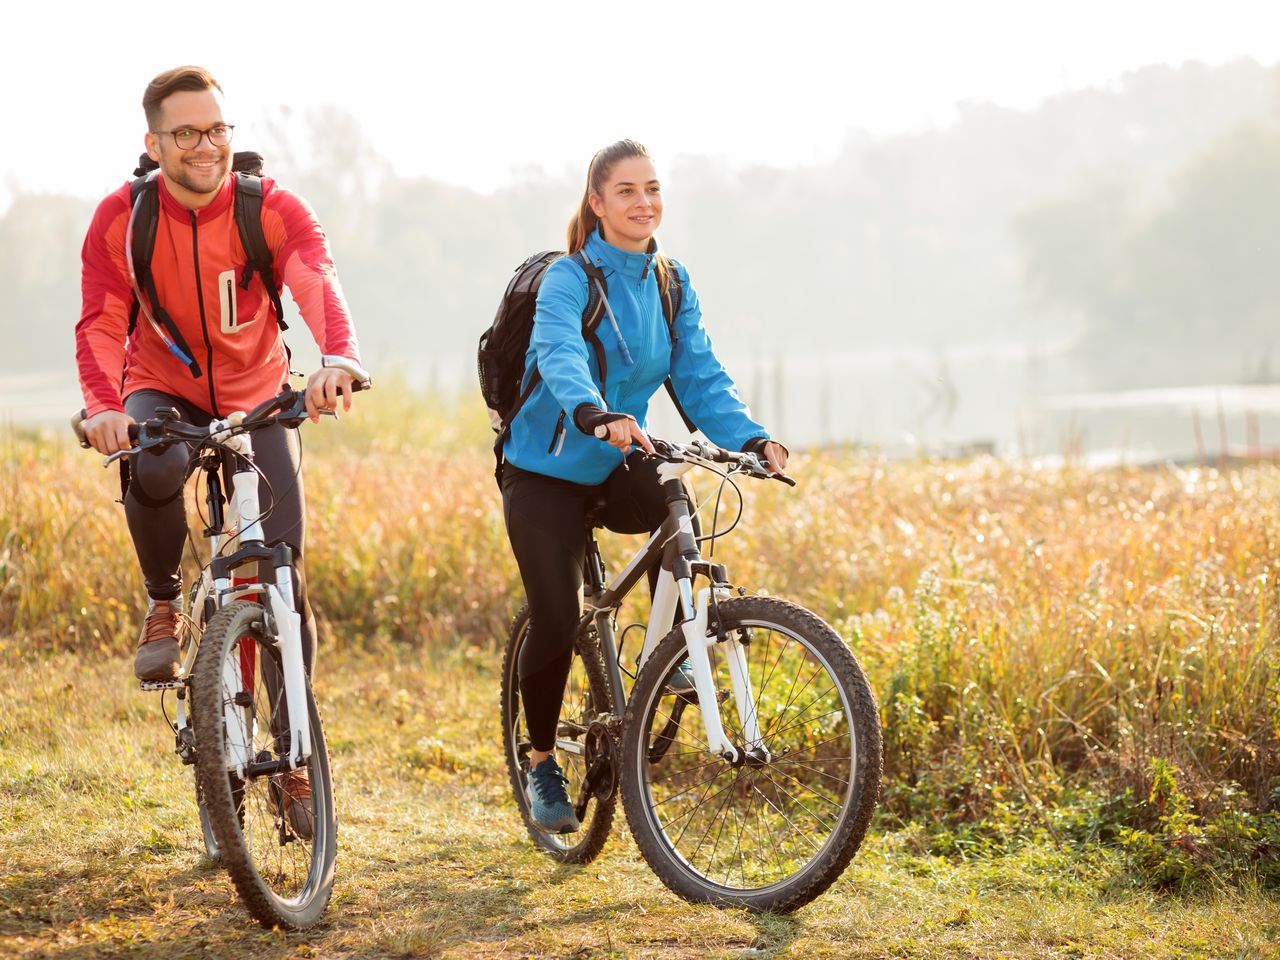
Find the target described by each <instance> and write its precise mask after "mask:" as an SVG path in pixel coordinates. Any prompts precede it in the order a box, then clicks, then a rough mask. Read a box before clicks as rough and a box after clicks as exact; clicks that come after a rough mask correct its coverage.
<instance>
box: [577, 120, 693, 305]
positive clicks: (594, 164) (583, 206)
mask: <svg viewBox="0 0 1280 960" xmlns="http://www.w3.org/2000/svg"><path fill="white" fill-rule="evenodd" d="M632 157H644V158H645V159H646V160H652V159H653V158H652V157H651V156H649V150H648V148H646V147H645V145H644V144H643V143H636V141H634V140H619V141H618V142H617V143H611V144H609V146H607V147H605V148H604V149H603V150H597V151H596V155H595V156H594V157H592V158H591V163H590V165H589V166H588V167H587V185H586V188H585V189H584V190H583V191H582V201H581V202H580V203H579V204H578V209H577V210H575V211H574V214H573V216H572V217H570V218H569V230H568V236H567V238H566V241H565V242H566V243H567V244H568V247H569V255H570V256H572V255H573V254H575V253H577V252H578V251H579V250H581V249H582V248H583V247H585V246H586V245H587V238H588V237H589V236H591V231H593V230H595V229H596V228H597V227H598V226H599V224H600V218H599V217H597V216H596V212H595V211H594V210H592V209H591V195H592V194H593V193H594V194H595V195H596V196H603V190H604V184H605V181H606V180H608V179H609V174H611V173H613V168H614V167H616V166H617V165H618V163H619V162H620V161H622V160H630V159H631V158H632ZM653 261H654V270H653V272H654V274H655V275H656V276H657V278H658V289H659V290H661V291H663V293H665V292H666V291H667V288H668V284H669V283H670V280H671V265H670V264H669V263H668V262H667V258H666V257H664V256H662V255H661V254H659V255H658V256H656V257H654V258H653Z"/></svg>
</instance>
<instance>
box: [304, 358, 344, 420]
mask: <svg viewBox="0 0 1280 960" xmlns="http://www.w3.org/2000/svg"><path fill="white" fill-rule="evenodd" d="M352 382H353V381H352V378H351V374H349V373H347V372H346V371H344V370H338V369H336V368H334V367H321V368H320V369H319V370H317V371H316V372H315V373H313V374H312V375H311V376H310V377H309V378H308V379H307V387H306V397H307V417H308V419H310V421H311V422H312V423H319V422H320V411H321V410H337V409H338V396H339V395H341V396H342V409H343V411H344V412H345V411H347V410H350V409H351V394H352V392H353V391H352V389H351V387H352Z"/></svg>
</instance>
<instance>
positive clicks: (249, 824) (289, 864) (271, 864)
mask: <svg viewBox="0 0 1280 960" xmlns="http://www.w3.org/2000/svg"><path fill="white" fill-rule="evenodd" d="M263 623H264V611H263V609H262V607H261V605H259V604H257V603H253V602H251V601H248V600H236V601H234V602H232V603H229V604H228V605H227V606H225V607H223V608H222V609H221V610H219V611H218V612H217V613H216V614H214V616H213V617H212V618H211V619H210V620H209V623H208V624H207V626H206V628H205V632H204V637H203V639H202V641H201V644H200V652H199V654H198V655H197V658H196V669H195V672H194V676H193V678H192V691H193V695H192V699H193V703H194V706H193V716H194V720H195V734H196V775H197V776H198V777H199V779H200V789H201V794H202V796H203V799H204V801H205V805H206V807H207V809H208V814H209V823H210V826H211V827H212V829H213V835H214V838H215V841H216V844H217V848H218V851H219V853H220V854H221V862H222V864H223V865H224V866H225V867H226V868H227V872H228V873H229V874H230V875H231V880H232V882H233V883H234V884H235V888H236V891H237V892H238V893H239V895H240V899H241V901H242V902H243V903H244V904H245V907H246V908H247V909H248V911H249V913H250V914H251V915H252V916H253V917H254V919H255V920H257V921H258V922H259V923H261V924H262V925H263V926H264V927H267V928H268V929H270V928H272V927H281V928H283V929H287V930H305V929H307V928H309V927H311V926H314V925H315V923H316V922H317V921H318V920H319V919H320V917H321V916H322V915H323V914H324V910H325V907H326V906H327V905H328V903H329V897H330V896H331V894H332V892H333V878H334V860H335V855H336V849H337V847H336V839H337V837H336V834H337V821H336V817H335V815H334V806H333V781H332V779H331V777H330V773H329V757H328V752H327V750H326V747H325V738H324V729H323V727H322V726H321V723H320V715H319V713H318V712H317V710H316V705H315V698H314V697H313V696H312V693H311V685H310V683H309V682H308V683H307V684H306V701H307V702H306V709H307V711H308V713H309V716H310V721H311V724H310V725H311V756H310V758H309V759H308V761H307V764H306V766H305V768H304V769H306V770H307V772H308V774H309V776H310V784H311V793H312V800H311V808H310V817H311V832H312V837H311V838H310V839H305V838H303V837H301V836H300V835H299V832H298V831H297V829H296V828H294V827H292V826H291V825H290V823H291V821H290V818H289V817H286V816H285V815H284V814H283V813H282V812H281V811H282V809H283V808H284V807H285V804H284V803H283V801H282V799H281V792H280V791H281V788H280V786H279V785H278V784H277V782H276V781H275V779H274V778H273V777H257V778H254V779H251V780H248V781H240V780H239V778H238V777H236V776H235V775H234V774H232V773H229V771H230V770H231V769H232V767H233V765H232V763H231V762H230V760H229V751H228V749H227V737H228V734H227V726H228V722H227V718H226V713H227V712H234V710H236V709H239V710H247V711H248V713H247V714H245V715H243V716H242V717H237V718H236V720H235V722H236V723H237V724H242V727H241V730H242V731H243V730H245V729H248V730H250V731H251V733H250V736H251V737H252V745H251V747H250V749H251V751H252V752H253V754H254V756H255V757H256V758H257V759H259V760H262V759H267V758H269V757H272V756H278V755H279V752H283V750H285V749H287V747H286V745H285V744H284V743H281V742H280V737H279V736H278V735H274V734H273V732H272V722H273V720H275V721H276V724H277V729H278V727H279V723H280V716H279V714H278V712H277V711H278V710H279V706H280V704H279V700H280V699H281V698H280V697H279V696H276V697H274V700H275V701H276V703H274V704H273V703H272V700H273V697H271V696H270V695H269V694H268V682H267V679H266V677H267V674H268V672H269V671H270V670H278V655H277V654H276V652H275V649H274V646H273V645H272V643H270V642H267V638H266V637H265V636H264V634H263ZM250 650H252V651H253V652H252V654H250V653H249V651H250ZM241 651H245V656H246V657H247V658H248V661H249V665H248V666H246V660H244V659H241V656H242V654H241ZM229 658H235V659H234V660H233V661H232V663H231V664H230V665H228V669H227V670H224V664H226V662H227V661H228V659H229ZM268 664H269V665H270V666H268ZM228 675H230V676H231V677H232V678H235V681H236V685H243V680H244V678H245V677H246V676H248V677H250V678H251V682H250V684H249V687H250V689H249V690H248V691H240V690H232V689H224V686H225V684H224V677H227V676H228ZM243 692H248V693H249V698H248V699H249V702H247V703H244V704H239V705H236V704H233V703H232V699H233V698H234V697H236V695H237V694H241V693H243ZM285 739H286V740H287V734H286V735H285ZM277 748H278V751H277ZM233 781H236V783H240V784H241V786H242V790H241V791H237V789H236V783H233ZM238 793H239V795H237V794H238Z"/></svg>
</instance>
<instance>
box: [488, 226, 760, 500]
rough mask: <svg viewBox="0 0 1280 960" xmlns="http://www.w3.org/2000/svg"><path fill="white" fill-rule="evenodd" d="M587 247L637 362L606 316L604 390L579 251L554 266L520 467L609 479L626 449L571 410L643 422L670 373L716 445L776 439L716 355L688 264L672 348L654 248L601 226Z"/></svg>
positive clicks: (546, 283)
mask: <svg viewBox="0 0 1280 960" xmlns="http://www.w3.org/2000/svg"><path fill="white" fill-rule="evenodd" d="M655 246H656V245H655ZM584 249H585V252H586V254H587V256H588V257H589V258H590V259H591V261H592V262H593V263H594V264H595V265H596V266H598V267H600V268H601V269H602V270H603V271H604V275H605V280H606V283H607V285H608V291H609V306H610V307H611V308H612V309H613V315H614V317H615V318H616V320H617V325H618V332H619V333H621V335H622V339H623V340H624V341H625V342H626V345H627V349H628V353H629V354H630V357H631V360H632V363H631V364H630V365H628V364H627V363H626V362H625V359H624V356H623V351H622V347H621V346H620V345H619V343H618V337H617V335H616V334H615V332H614V326H613V323H612V322H611V321H610V318H609V316H608V314H606V315H605V316H603V317H602V318H601V321H600V325H599V326H598V327H597V328H596V333H597V335H598V336H599V337H600V342H601V343H602V345H603V346H604V353H605V369H606V373H607V375H608V382H607V383H606V384H605V386H604V390H603V393H602V392H601V386H600V370H599V364H598V363H597V361H596V357H595V351H594V349H593V348H592V347H591V345H590V344H588V343H587V341H586V340H585V339H584V338H583V336H582V312H583V310H585V309H586V306H587V282H588V280H587V276H586V273H585V272H584V271H583V269H582V267H581V265H579V264H578V263H576V262H575V260H574V259H573V258H572V257H562V258H561V259H559V260H556V261H555V262H553V263H552V264H551V266H549V267H548V268H547V272H546V273H545V274H544V275H543V278H542V284H541V286H540V287H539V288H538V303H537V309H536V311H535V313H534V317H533V332H532V334H531V335H530V338H529V350H528V353H527V354H526V355H525V361H524V378H523V380H522V382H521V387H522V388H523V386H524V384H525V383H527V382H528V378H529V377H530V375H531V374H532V372H533V368H534V365H535V364H536V365H537V368H538V372H539V373H540V374H541V377H542V379H541V382H540V383H539V384H538V385H537V386H536V387H535V388H534V390H533V393H532V394H531V395H530V396H529V399H528V400H526V401H525V403H524V406H522V407H521V408H520V411H519V412H518V413H517V414H516V416H515V419H514V420H513V421H512V423H511V433H510V435H509V436H508V437H507V441H506V444H505V446H504V448H503V449H504V452H505V455H506V458H507V460H508V461H509V462H511V463H514V464H515V465H516V466H517V467H520V468H521V469H522V470H530V471H532V472H534V473H541V474H546V475H547V476H552V477H559V478H561V479H563V480H571V481H573V482H574V483H583V484H595V483H602V482H603V481H604V479H605V478H606V477H607V476H609V474H610V473H612V472H613V471H614V469H615V468H617V466H618V465H619V464H620V463H622V460H623V455H622V452H621V451H620V450H618V449H617V448H616V447H611V446H609V444H607V443H605V442H604V441H603V440H599V439H597V438H596V437H594V436H587V435H586V434H584V433H582V432H581V431H580V430H579V429H578V428H577V426H576V425H575V424H574V422H573V412H574V411H575V410H576V409H577V408H578V407H579V406H580V405H581V404H584V403H594V404H595V405H596V406H598V407H600V408H602V409H605V410H614V411H621V412H623V413H629V414H631V415H632V416H633V417H635V418H636V420H637V421H638V422H639V423H640V425H641V426H642V427H643V426H645V423H646V417H647V415H648V410H649V399H650V397H652V396H653V394H654V393H655V392H656V391H657V389H658V387H660V386H661V385H662V382H663V381H664V380H665V379H666V378H667V376H668V375H670V377H671V382H672V385H673V386H674V387H675V391H676V396H677V397H679V399H680V405H681V406H682V407H684V410H685V413H687V414H688V415H689V418H690V419H691V420H692V421H693V422H694V424H696V425H697V427H698V429H699V430H701V431H702V432H703V433H705V434H706V435H707V437H708V438H709V439H710V440H711V441H712V442H713V443H716V444H719V445H720V446H722V447H725V448H726V449H729V450H740V449H742V445H743V444H744V443H746V442H747V441H748V440H751V439H753V438H755V437H768V436H769V433H768V431H766V430H765V429H764V427H762V426H761V425H760V424H758V423H756V421H754V420H753V419H751V412H750V411H749V410H748V409H747V405H746V404H745V403H743V402H742V400H741V399H740V398H739V396H738V391H737V388H736V387H735V386H734V385H733V381H732V380H730V379H729V374H728V373H726V372H725V369H724V367H722V366H721V365H720V361H719V360H717V359H716V357H715V354H714V352H713V351H712V348H711V338H710V337H709V336H707V331H706V329H705V328H704V327H703V325H702V309H701V308H700V307H699V306H698V295H697V293H696V292H694V289H693V286H692V285H691V284H690V283H689V275H688V273H687V271H686V270H685V269H684V267H683V266H681V265H680V264H678V263H676V262H675V261H671V264H672V266H673V267H674V268H675V269H676V270H678V271H679V273H680V278H681V280H682V281H683V283H684V298H683V301H682V303H681V306H680V313H679V315H678V316H677V317H676V320H675V330H676V339H677V345H676V349H675V350H674V351H672V349H671V337H670V335H669V333H668V331H667V323H666V320H665V319H664V318H663V316H662V301H661V296H660V294H659V293H658V281H657V277H656V276H655V274H654V269H653V259H654V255H655V253H656V251H652V252H650V253H627V252H626V251H624V250H620V249H618V248H617V247H615V246H613V245H612V244H609V243H606V242H605V240H604V238H603V237H601V236H600V235H599V233H598V232H593V233H592V235H591V236H590V237H589V238H588V240H587V245H586V247H585V248H584Z"/></svg>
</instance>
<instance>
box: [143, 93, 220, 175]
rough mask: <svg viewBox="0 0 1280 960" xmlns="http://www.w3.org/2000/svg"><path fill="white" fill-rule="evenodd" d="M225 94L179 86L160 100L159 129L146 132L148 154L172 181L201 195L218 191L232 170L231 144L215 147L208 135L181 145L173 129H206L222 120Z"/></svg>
mask: <svg viewBox="0 0 1280 960" xmlns="http://www.w3.org/2000/svg"><path fill="white" fill-rule="evenodd" d="M223 122H224V121H223V119H222V96H221V94H219V93H218V91H217V90H214V89H212V88H211V89H208V90H180V91H178V92H177V93H173V94H170V95H169V96H167V97H165V99H164V100H163V101H161V103H160V122H159V124H157V130H158V131H160V132H156V131H152V132H150V133H148V134H147V136H146V145H147V154H148V155H149V156H150V157H151V159H152V160H155V161H156V162H157V163H159V164H160V170H161V172H162V173H163V174H164V176H165V179H167V180H168V181H169V183H170V184H173V185H176V186H178V187H180V188H182V189H184V190H187V191H190V192H191V193H192V194H196V195H198V196H207V195H209V194H213V193H217V192H218V190H219V189H220V188H221V187H222V183H223V181H224V180H225V179H226V177H227V173H228V172H230V170H231V144H230V143H228V144H226V145H225V146H221V147H215V146H214V145H213V144H212V143H210V142H209V138H208V137H207V136H201V137H200V139H199V141H198V142H197V143H196V144H195V146H193V147H190V148H189V149H186V150H183V149H181V148H180V147H179V146H178V145H177V143H176V142H174V138H173V131H175V130H194V131H204V130H209V129H210V128H211V127H216V126H218V125H219V124H220V123H223Z"/></svg>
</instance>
